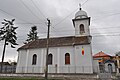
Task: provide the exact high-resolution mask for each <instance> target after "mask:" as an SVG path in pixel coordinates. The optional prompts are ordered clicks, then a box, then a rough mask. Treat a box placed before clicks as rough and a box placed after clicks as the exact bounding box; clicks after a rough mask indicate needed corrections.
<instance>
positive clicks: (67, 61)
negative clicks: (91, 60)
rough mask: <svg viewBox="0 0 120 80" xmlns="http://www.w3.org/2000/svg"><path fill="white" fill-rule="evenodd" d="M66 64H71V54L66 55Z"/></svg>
mask: <svg viewBox="0 0 120 80" xmlns="http://www.w3.org/2000/svg"><path fill="white" fill-rule="evenodd" d="M65 64H70V54H69V53H66V54H65Z"/></svg>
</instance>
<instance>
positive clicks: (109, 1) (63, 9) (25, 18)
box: [0, 0, 120, 61]
mask: <svg viewBox="0 0 120 80" xmlns="http://www.w3.org/2000/svg"><path fill="white" fill-rule="evenodd" d="M79 3H81V4H82V9H83V10H84V11H86V12H87V14H88V16H89V17H91V25H90V32H91V35H92V36H93V38H92V51H93V54H95V53H98V52H100V51H103V52H105V53H107V54H110V55H114V53H116V52H118V51H119V49H120V22H119V21H120V9H119V8H120V0H0V22H2V21H3V19H8V20H11V19H13V18H14V19H16V20H15V26H18V27H19V28H18V29H17V36H18V41H17V42H18V44H19V45H18V46H16V48H15V49H12V48H10V46H7V49H6V54H5V61H8V60H12V61H13V60H15V61H16V60H17V55H18V53H17V51H16V50H17V48H18V47H20V46H22V45H23V42H24V41H25V40H26V39H27V34H28V33H29V31H30V27H32V26H34V25H36V26H37V28H38V36H39V38H43V37H44V38H46V34H47V33H46V32H47V20H46V18H49V19H50V20H51V28H50V29H51V32H50V37H53V36H71V35H72V36H73V35H74V34H75V32H74V27H73V24H72V19H73V18H74V15H75V13H76V12H77V11H78V10H79ZM0 26H1V27H2V25H1V24H0ZM2 51H3V42H0V57H1V56H2V55H1V54H2ZM0 61H1V60H0Z"/></svg>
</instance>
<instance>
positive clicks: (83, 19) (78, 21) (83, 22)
mask: <svg viewBox="0 0 120 80" xmlns="http://www.w3.org/2000/svg"><path fill="white" fill-rule="evenodd" d="M72 21H73V25H74V27H75V37H81V36H90V30H89V26H90V17H88V16H87V13H86V12H85V11H83V10H82V8H81V5H80V9H79V11H78V12H77V13H76V14H75V18H74V19H73V20H72Z"/></svg>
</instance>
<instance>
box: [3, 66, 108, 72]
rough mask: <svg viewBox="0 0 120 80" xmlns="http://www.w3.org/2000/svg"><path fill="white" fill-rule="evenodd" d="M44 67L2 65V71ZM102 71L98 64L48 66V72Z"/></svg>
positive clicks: (40, 70) (36, 69)
mask: <svg viewBox="0 0 120 80" xmlns="http://www.w3.org/2000/svg"><path fill="white" fill-rule="evenodd" d="M44 72H45V67H40V66H31V67H29V66H27V67H25V66H21V67H17V68H16V66H3V68H2V73H44ZM92 72H94V73H103V72H107V71H105V69H104V68H100V67H98V66H93V67H91V66H59V67H58V66H54V67H53V66H48V73H92Z"/></svg>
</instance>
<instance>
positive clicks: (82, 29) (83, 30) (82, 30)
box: [79, 24, 85, 34]
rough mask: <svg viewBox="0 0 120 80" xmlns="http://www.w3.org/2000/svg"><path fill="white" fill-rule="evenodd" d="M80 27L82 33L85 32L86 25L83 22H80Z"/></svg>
mask: <svg viewBox="0 0 120 80" xmlns="http://www.w3.org/2000/svg"><path fill="white" fill-rule="evenodd" d="M79 27H80V34H83V33H85V29H84V25H83V24H80V26H79Z"/></svg>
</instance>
